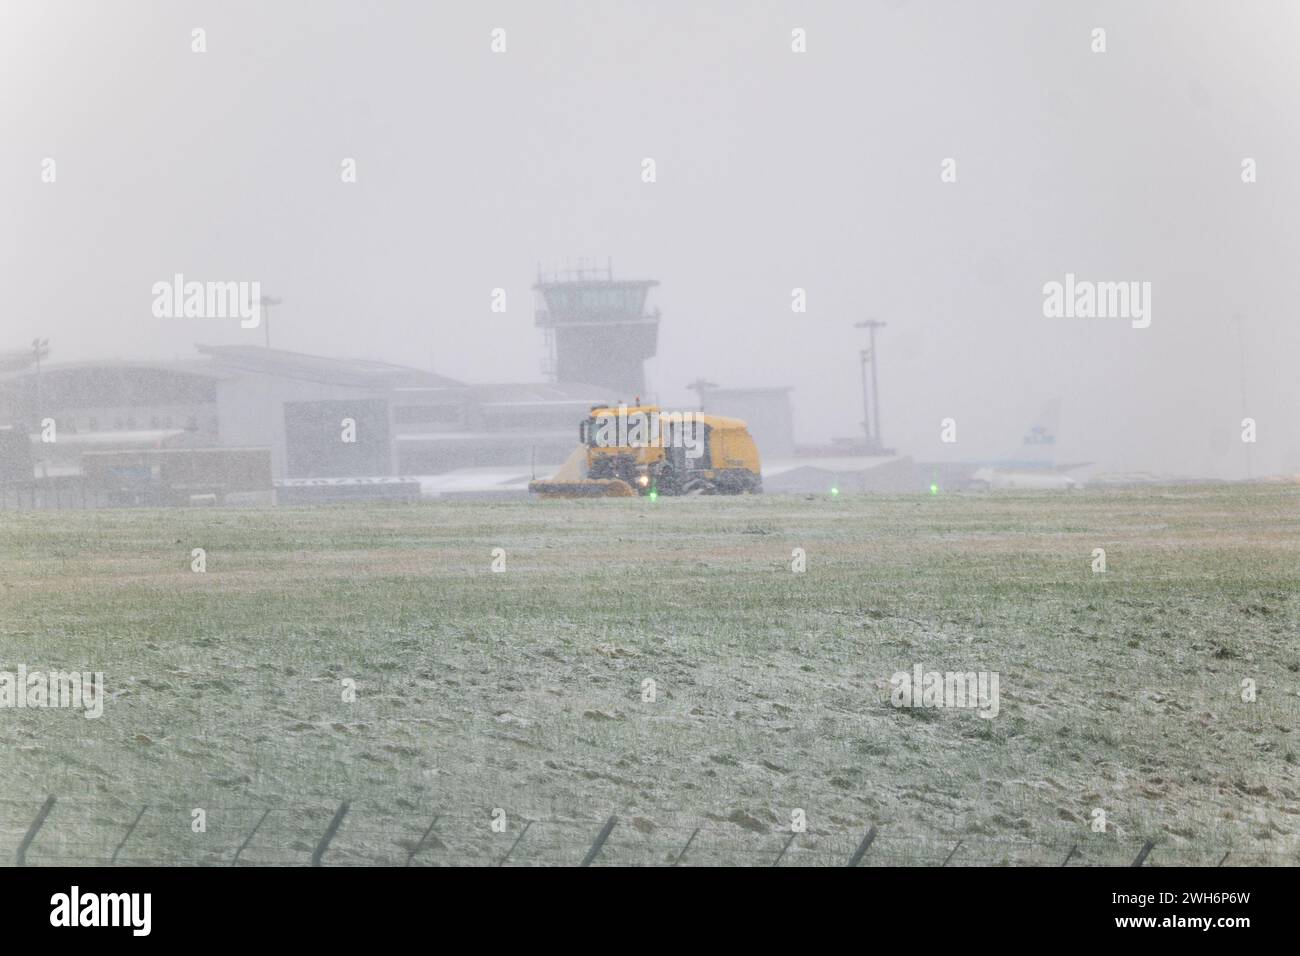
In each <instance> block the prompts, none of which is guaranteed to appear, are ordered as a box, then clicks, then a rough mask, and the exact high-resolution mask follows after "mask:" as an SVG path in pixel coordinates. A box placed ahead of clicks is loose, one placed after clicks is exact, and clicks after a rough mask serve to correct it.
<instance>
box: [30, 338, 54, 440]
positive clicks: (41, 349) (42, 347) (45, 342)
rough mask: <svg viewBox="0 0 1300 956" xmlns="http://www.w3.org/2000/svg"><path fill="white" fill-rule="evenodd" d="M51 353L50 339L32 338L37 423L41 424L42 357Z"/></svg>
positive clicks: (38, 425) (38, 426)
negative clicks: (34, 362)
mask: <svg viewBox="0 0 1300 956" xmlns="http://www.w3.org/2000/svg"><path fill="white" fill-rule="evenodd" d="M49 354H50V340H49V339H32V355H33V356H35V358H36V407H35V411H36V425H37V429H38V430H39V428H40V424H41V359H43V358H45V357H46V356H48V355H49Z"/></svg>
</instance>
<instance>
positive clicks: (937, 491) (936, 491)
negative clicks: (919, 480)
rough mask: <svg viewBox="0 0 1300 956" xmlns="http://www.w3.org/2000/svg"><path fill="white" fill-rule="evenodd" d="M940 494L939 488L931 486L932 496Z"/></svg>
mask: <svg viewBox="0 0 1300 956" xmlns="http://www.w3.org/2000/svg"><path fill="white" fill-rule="evenodd" d="M938 493H939V486H938V485H934V484H932V485H930V494H932V495H937V494H938Z"/></svg>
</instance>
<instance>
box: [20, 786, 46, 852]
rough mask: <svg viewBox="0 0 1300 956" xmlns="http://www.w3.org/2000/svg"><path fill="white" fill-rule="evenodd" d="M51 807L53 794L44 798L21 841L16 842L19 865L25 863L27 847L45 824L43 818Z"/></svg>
mask: <svg viewBox="0 0 1300 956" xmlns="http://www.w3.org/2000/svg"><path fill="white" fill-rule="evenodd" d="M53 809H54V794H50V795H49V796H48V797H46V798H45V802H44V803H43V804H41V809H40V810H39V811H38V812H37V814H36V819H35V820H33V821H32V825H31V826H29V827H28V828H27V835H26V836H25V837H23V842H22V843H20V844H18V855H17V857H16V859H17V862H18V865H19V866H26V865H27V848H28V847H30V846H31V845H32V841H33V840H35V839H36V834H38V833H40V832H41V827H43V826H45V818H46V817H48V816H49V815H50V811H51V810H53Z"/></svg>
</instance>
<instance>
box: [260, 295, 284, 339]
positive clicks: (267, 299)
mask: <svg viewBox="0 0 1300 956" xmlns="http://www.w3.org/2000/svg"><path fill="white" fill-rule="evenodd" d="M260 301H261V303H262V309H263V311H265V313H266V314H265V315H263V316H262V332H263V334H264V335H265V336H266V347H267V348H268V349H269V348H270V347H271V306H273V305H279V304H280V303H281V302H283V301H284V300H283V299H277V298H276V297H275V296H273V295H264V296H262V298H261V300H260Z"/></svg>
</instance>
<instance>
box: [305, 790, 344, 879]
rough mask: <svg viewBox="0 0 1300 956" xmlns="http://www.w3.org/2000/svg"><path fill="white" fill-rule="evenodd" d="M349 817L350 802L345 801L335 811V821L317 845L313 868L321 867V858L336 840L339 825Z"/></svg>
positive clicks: (312, 861)
mask: <svg viewBox="0 0 1300 956" xmlns="http://www.w3.org/2000/svg"><path fill="white" fill-rule="evenodd" d="M347 815H348V802H347V801H346V800H344V801H343V802H342V803H340V804H339V808H338V809H337V810H336V811H334V819H333V820H331V821H330V825H329V826H328V827H327V828H326V830H325V835H324V836H322V837H321V838H320V842H319V843H317V844H316V850H315V852H313V853H312V855H311V865H312V866H320V861H321V857H323V856H324V855H325V851H326V850H328V849H329V845H330V841H331V840H333V839H334V834H336V833H338V832H339V825H340V824H341V823H342V822H343V818H344V817H345V816H347Z"/></svg>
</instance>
